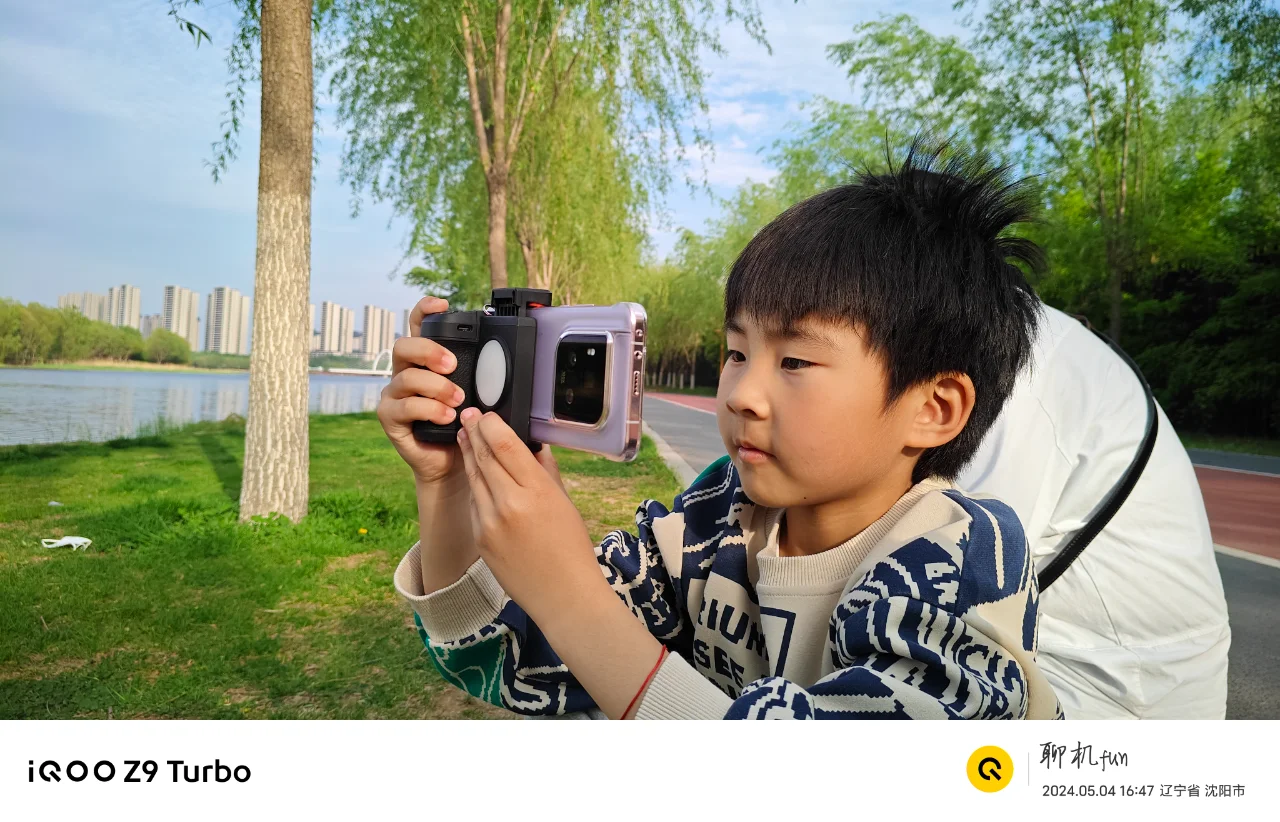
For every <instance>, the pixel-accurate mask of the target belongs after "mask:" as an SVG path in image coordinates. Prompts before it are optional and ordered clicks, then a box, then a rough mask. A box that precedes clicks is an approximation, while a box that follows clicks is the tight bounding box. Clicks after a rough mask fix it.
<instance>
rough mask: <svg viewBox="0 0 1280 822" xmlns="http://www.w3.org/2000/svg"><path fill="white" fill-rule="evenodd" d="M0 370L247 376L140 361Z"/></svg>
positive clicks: (50, 364)
mask: <svg viewBox="0 0 1280 822" xmlns="http://www.w3.org/2000/svg"><path fill="white" fill-rule="evenodd" d="M0 368H3V369H6V370H12V371H161V372H166V373H169V374H247V373H248V372H249V369H247V368H200V367H198V366H193V365H176V364H174V363H158V362H143V361H141V360H78V361H76V362H45V363H35V364H34V365H4V364H0Z"/></svg>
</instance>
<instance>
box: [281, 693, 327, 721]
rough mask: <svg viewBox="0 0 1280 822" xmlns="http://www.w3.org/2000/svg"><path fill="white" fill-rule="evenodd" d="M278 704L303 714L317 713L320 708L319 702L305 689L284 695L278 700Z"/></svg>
mask: <svg viewBox="0 0 1280 822" xmlns="http://www.w3.org/2000/svg"><path fill="white" fill-rule="evenodd" d="M280 704H281V706H282V707H285V708H291V709H293V710H295V711H297V712H298V713H300V714H303V715H308V714H318V713H320V712H321V710H322V709H321V707H320V702H319V701H318V700H317V699H316V698H315V697H314V696H312V695H311V694H309V693H307V692H306V691H303V692H302V693H300V694H291V695H289V696H286V697H285V698H284V699H282V700H280Z"/></svg>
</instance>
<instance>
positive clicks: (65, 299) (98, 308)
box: [58, 291, 107, 322]
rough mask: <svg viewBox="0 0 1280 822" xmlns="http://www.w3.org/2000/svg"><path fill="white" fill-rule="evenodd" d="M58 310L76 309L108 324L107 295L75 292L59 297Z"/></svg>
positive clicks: (92, 318)
mask: <svg viewBox="0 0 1280 822" xmlns="http://www.w3.org/2000/svg"><path fill="white" fill-rule="evenodd" d="M58 308H74V309H75V310H76V311H79V312H80V313H81V314H83V315H84V316H86V317H88V318H89V319H91V320H96V321H98V322H107V295H105V294H94V293H92V292H89V291H73V292H71V293H70V294H63V295H61V296H59V297H58Z"/></svg>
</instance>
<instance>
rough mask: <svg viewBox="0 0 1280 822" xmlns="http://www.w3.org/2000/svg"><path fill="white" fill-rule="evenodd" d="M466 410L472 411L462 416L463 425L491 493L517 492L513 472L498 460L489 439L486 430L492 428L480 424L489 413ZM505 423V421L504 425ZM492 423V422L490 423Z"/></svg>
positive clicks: (497, 495)
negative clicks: (509, 471)
mask: <svg viewBox="0 0 1280 822" xmlns="http://www.w3.org/2000/svg"><path fill="white" fill-rule="evenodd" d="M466 411H469V412H471V413H470V414H468V413H466V412H464V414H463V416H462V417H461V418H460V419H461V421H462V427H463V428H465V429H466V431H467V439H468V440H469V441H470V443H471V450H472V453H473V454H474V455H475V460H476V466H477V467H478V468H479V469H480V473H481V474H483V475H484V481H485V482H486V483H487V484H488V486H489V491H490V492H491V495H492V496H493V497H494V498H497V497H503V496H506V495H507V494H511V493H513V492H515V490H516V489H517V488H518V487H519V484H518V483H517V482H516V481H515V480H514V479H513V478H512V477H511V474H509V473H508V472H507V469H506V468H505V467H503V465H502V463H501V462H499V461H498V458H497V456H496V455H495V454H494V453H493V445H492V444H491V443H490V442H489V441H488V439H487V436H486V433H485V431H486V430H491V429H482V428H481V426H480V423H481V421H482V420H483V419H484V417H487V416H489V414H479V413H476V411H475V410H474V409H471V408H468V409H466ZM490 413H492V412H490ZM493 416H495V417H496V416H498V415H497V414H493ZM499 421H501V420H499ZM505 424H506V423H503V425H505ZM491 425H492V423H490V426H491ZM499 447H500V448H505V446H499Z"/></svg>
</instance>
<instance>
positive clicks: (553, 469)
mask: <svg viewBox="0 0 1280 822" xmlns="http://www.w3.org/2000/svg"><path fill="white" fill-rule="evenodd" d="M533 458H534V459H536V460H537V461H538V464H539V465H541V466H542V468H543V470H544V471H546V472H547V473H548V474H550V475H551V478H552V479H553V480H555V481H556V485H559V486H560V490H561V491H564V492H565V493H566V494H567V493H569V492H568V490H567V489H566V488H565V487H564V478H563V477H561V476H560V466H559V465H556V458H555V457H553V456H551V446H550V445H547V444H546V443H545V442H544V443H543V444H542V450H541V451H539V452H538V453H536V454H534V455H533Z"/></svg>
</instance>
